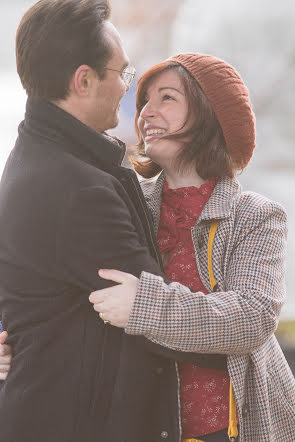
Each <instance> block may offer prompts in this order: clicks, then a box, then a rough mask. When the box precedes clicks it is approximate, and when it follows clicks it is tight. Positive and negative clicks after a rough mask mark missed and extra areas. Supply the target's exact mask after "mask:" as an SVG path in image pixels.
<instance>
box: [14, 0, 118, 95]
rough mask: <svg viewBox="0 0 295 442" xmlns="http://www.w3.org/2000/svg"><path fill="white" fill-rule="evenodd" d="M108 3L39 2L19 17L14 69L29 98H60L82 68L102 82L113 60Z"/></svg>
mask: <svg viewBox="0 0 295 442" xmlns="http://www.w3.org/2000/svg"><path fill="white" fill-rule="evenodd" d="M110 12H111V11H110V5H109V2H108V0H101V1H99V0H39V1H38V2H37V3H36V4H35V5H34V6H32V7H31V8H30V9H29V10H28V11H27V12H26V13H25V15H24V16H23V18H22V20H21V22H20V24H19V27H18V30H17V35H16V62H17V71H18V74H19V76H20V79H21V82H22V85H23V87H24V89H25V90H26V92H27V94H28V97H29V98H31V99H46V100H61V99H64V98H66V97H67V95H68V91H69V89H68V88H69V81H70V79H71V77H72V75H73V74H74V73H75V71H76V70H77V68H78V67H79V66H81V65H83V64H86V65H88V66H90V67H91V68H93V69H94V70H95V71H96V72H97V74H98V75H99V77H100V78H102V79H103V78H104V75H105V69H104V67H105V65H106V64H107V62H108V61H109V60H110V58H111V57H112V49H111V45H110V43H109V42H108V40H107V37H106V36H105V29H104V22H105V20H108V19H109V16H110Z"/></svg>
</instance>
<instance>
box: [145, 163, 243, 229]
mask: <svg viewBox="0 0 295 442" xmlns="http://www.w3.org/2000/svg"><path fill="white" fill-rule="evenodd" d="M164 180H165V177H164V174H163V172H161V174H160V175H159V176H158V178H157V179H156V180H145V181H142V183H141V185H142V189H143V193H144V195H145V198H146V201H147V203H148V206H149V207H150V209H151V211H152V214H153V218H154V225H155V228H156V231H157V230H158V226H159V220H160V212H161V197H162V189H163V184H164ZM240 193H241V185H240V183H239V181H238V180H237V179H236V178H228V177H224V178H220V179H219V180H218V181H217V183H216V186H215V188H214V190H213V192H212V195H211V197H210V198H209V200H208V202H207V204H206V205H205V207H204V209H203V210H202V213H201V215H200V217H199V218H198V221H197V223H200V222H201V221H206V220H212V219H222V218H227V217H229V216H230V212H231V209H232V206H233V204H234V201H235V200H236V198H237V197H238V196H239V194H240Z"/></svg>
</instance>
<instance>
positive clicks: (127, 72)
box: [105, 66, 136, 86]
mask: <svg viewBox="0 0 295 442" xmlns="http://www.w3.org/2000/svg"><path fill="white" fill-rule="evenodd" d="M105 69H106V70H107V71H114V72H119V73H120V74H121V75H122V78H123V80H124V83H125V84H126V86H130V84H131V83H132V81H133V79H134V77H135V74H136V69H135V68H134V67H133V66H128V67H127V68H126V69H124V71H119V70H118V69H111V68H105Z"/></svg>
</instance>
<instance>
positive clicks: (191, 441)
mask: <svg viewBox="0 0 295 442" xmlns="http://www.w3.org/2000/svg"><path fill="white" fill-rule="evenodd" d="M182 442H204V441H203V440H201V439H194V438H192V439H183V440H182Z"/></svg>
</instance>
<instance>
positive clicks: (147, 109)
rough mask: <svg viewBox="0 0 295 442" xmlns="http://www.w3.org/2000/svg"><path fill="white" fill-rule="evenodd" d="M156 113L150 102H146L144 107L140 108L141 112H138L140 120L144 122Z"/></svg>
mask: <svg viewBox="0 0 295 442" xmlns="http://www.w3.org/2000/svg"><path fill="white" fill-rule="evenodd" d="M156 113H157V111H156V108H155V105H154V104H153V103H152V102H151V101H148V102H147V103H146V104H145V105H144V107H143V108H142V110H141V112H140V116H141V118H143V119H144V120H146V119H147V118H152V117H154V116H155V115H156Z"/></svg>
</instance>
